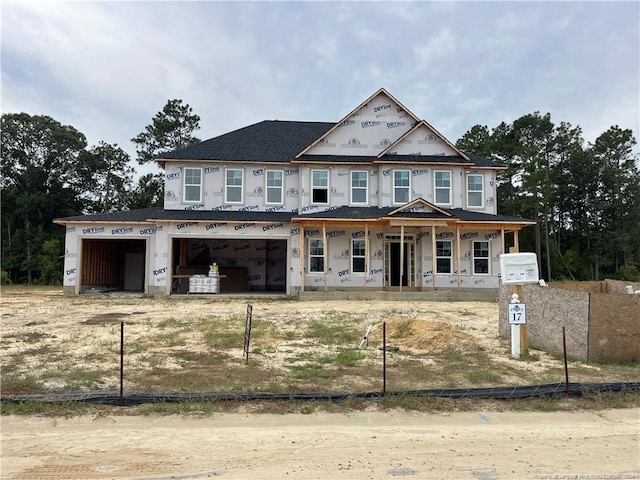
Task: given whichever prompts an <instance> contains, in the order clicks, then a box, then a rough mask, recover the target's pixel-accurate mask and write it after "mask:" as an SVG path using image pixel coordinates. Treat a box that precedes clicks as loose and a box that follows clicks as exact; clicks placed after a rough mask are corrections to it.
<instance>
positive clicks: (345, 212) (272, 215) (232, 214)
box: [55, 206, 533, 223]
mask: <svg viewBox="0 0 640 480" xmlns="http://www.w3.org/2000/svg"><path fill="white" fill-rule="evenodd" d="M397 209H398V207H348V206H341V207H338V208H333V209H329V210H324V211H322V212H313V213H306V214H299V213H296V212H283V211H277V212H264V211H262V212H259V211H237V210H163V209H162V208H160V207H155V208H142V209H139V210H126V211H123V212H112V213H99V214H95V215H78V216H75V217H66V218H58V219H56V220H55V221H56V222H58V223H67V222H113V223H123V222H125V223H131V222H145V221H147V220H151V221H154V220H157V221H183V222H209V221H211V222H270V223H288V222H290V221H291V219H292V218H310V219H315V218H317V219H327V220H331V219H333V220H336V219H342V220H375V219H378V218H382V217H386V216H389V214H390V213H391V212H393V211H394V210H397ZM441 210H443V211H445V212H449V213H451V216H450V217H449V216H447V215H444V214H443V213H441V212H438V211H432V212H428V211H424V212H420V211H418V212H416V211H408V212H396V213H394V214H393V215H391V216H392V217H395V218H424V219H435V218H441V219H447V218H449V219H452V218H453V219H455V218H457V219H459V220H463V221H467V222H519V223H520V222H531V223H533V220H527V219H523V218H520V217H513V216H509V215H491V214H489V213H481V212H470V211H467V210H463V209H461V208H453V209H446V208H442V209H441Z"/></svg>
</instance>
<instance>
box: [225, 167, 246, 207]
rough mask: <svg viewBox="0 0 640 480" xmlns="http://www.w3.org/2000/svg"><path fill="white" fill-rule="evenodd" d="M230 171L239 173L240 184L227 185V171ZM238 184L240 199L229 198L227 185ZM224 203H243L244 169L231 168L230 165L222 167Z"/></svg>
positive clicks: (235, 186)
mask: <svg viewBox="0 0 640 480" xmlns="http://www.w3.org/2000/svg"><path fill="white" fill-rule="evenodd" d="M230 171H238V172H240V173H241V176H240V185H229V184H228V183H227V181H228V177H227V173H228V172H230ZM238 186H239V187H240V200H239V201H231V200H229V187H232V188H237V187H238ZM224 203H227V204H232V205H242V204H243V203H244V169H242V168H231V167H230V168H225V169H224Z"/></svg>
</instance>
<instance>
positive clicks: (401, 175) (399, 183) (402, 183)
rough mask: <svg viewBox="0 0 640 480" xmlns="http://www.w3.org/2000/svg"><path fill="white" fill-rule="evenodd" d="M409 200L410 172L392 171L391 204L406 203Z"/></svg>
mask: <svg viewBox="0 0 640 480" xmlns="http://www.w3.org/2000/svg"><path fill="white" fill-rule="evenodd" d="M410 199H411V170H394V171H393V203H395V204H402V203H407V202H408V201H409V200H410Z"/></svg>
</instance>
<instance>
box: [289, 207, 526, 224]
mask: <svg viewBox="0 0 640 480" xmlns="http://www.w3.org/2000/svg"><path fill="white" fill-rule="evenodd" d="M397 209H398V207H347V206H342V207H338V208H334V209H330V210H325V211H323V212H314V213H308V214H304V215H294V216H293V217H294V218H317V219H327V220H329V219H332V220H337V219H348V220H375V219H378V218H382V217H386V216H391V217H394V218H424V219H436V218H439V219H458V220H463V221H467V222H518V223H521V222H533V220H527V219H523V218H520V217H513V216H509V215H492V214H489V213H482V212H470V211H467V210H463V209H461V208H453V209H449V208H442V209H441V210H443V211H445V212H448V213H450V214H451V216H447V215H445V214H443V213H441V212H438V211H435V210H434V211H431V212H428V211H423V212H420V211H418V212H416V211H408V212H396V213H394V214H392V215H389V214H390V213H391V212H393V211H394V210H397Z"/></svg>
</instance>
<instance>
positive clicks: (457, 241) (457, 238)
mask: <svg viewBox="0 0 640 480" xmlns="http://www.w3.org/2000/svg"><path fill="white" fill-rule="evenodd" d="M456 270H458V288H460V287H461V286H462V276H461V272H460V225H456Z"/></svg>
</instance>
